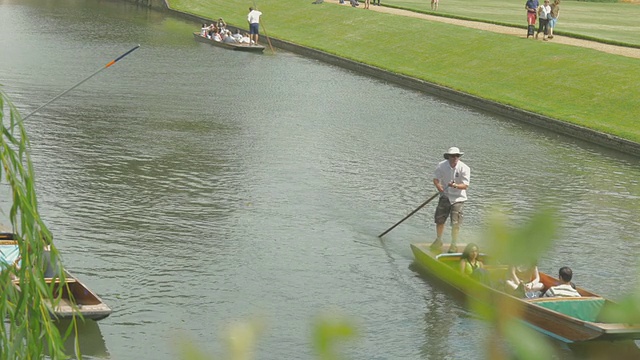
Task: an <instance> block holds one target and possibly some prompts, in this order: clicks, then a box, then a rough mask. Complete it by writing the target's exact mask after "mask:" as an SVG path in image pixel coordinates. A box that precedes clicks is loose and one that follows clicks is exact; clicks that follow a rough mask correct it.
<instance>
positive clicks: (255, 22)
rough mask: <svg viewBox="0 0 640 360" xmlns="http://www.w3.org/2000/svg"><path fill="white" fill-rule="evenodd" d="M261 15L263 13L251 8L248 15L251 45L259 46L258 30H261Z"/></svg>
mask: <svg viewBox="0 0 640 360" xmlns="http://www.w3.org/2000/svg"><path fill="white" fill-rule="evenodd" d="M260 15H262V13H261V12H260V11H258V10H255V9H254V8H252V7H250V8H249V15H247V21H249V37H250V38H251V43H252V44H255V45H258V30H259V28H260Z"/></svg>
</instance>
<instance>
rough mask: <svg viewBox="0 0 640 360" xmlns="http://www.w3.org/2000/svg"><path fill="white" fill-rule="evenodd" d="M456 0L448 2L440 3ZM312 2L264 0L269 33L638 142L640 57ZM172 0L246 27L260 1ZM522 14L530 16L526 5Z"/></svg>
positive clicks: (179, 6) (184, 8)
mask: <svg viewBox="0 0 640 360" xmlns="http://www.w3.org/2000/svg"><path fill="white" fill-rule="evenodd" d="M423 1H426V0H423ZM453 1H455V0H443V2H442V3H441V6H442V8H446V6H445V4H447V6H448V4H449V3H450V2H453ZM468 1H470V2H471V1H475V0H468ZM311 2H312V0H309V1H306V0H305V1H282V0H263V1H259V2H257V6H258V8H259V9H260V10H261V11H262V12H263V13H264V15H263V19H262V28H261V31H262V32H263V35H264V30H266V32H267V34H268V35H269V36H272V37H274V38H278V39H283V40H288V41H291V42H294V43H297V44H301V45H305V46H308V47H312V48H316V49H320V50H323V51H326V52H329V53H333V54H336V55H339V56H342V57H345V58H349V59H353V60H356V61H359V62H362V63H367V64H370V65H373V66H377V67H380V68H383V69H386V70H389V71H391V72H396V73H402V74H406V75H408V76H411V77H415V78H419V79H423V80H426V81H429V82H433V83H436V84H440V85H443V86H446V87H449V88H453V89H456V90H460V91H463V92H466V93H469V94H473V95H476V96H480V97H484V98H487V99H491V100H494V101H497V102H500V103H504V104H508V105H512V106H515V107H518V108H521V109H525V110H529V111H532V112H536V113H540V114H544V115H547V116H551V117H553V118H556V119H559V120H563V121H567V122H571V123H574V124H578V125H582V126H586V127H589V128H592V129H596V130H600V131H603V132H606V133H609V134H613V135H617V136H620V137H623V138H626V139H629V140H632V141H635V142H640V127H639V126H638V125H636V123H637V119H636V118H637V116H638V114H639V111H638V106H637V103H638V99H640V59H631V58H626V57H622V56H616V55H610V54H605V53H602V52H598V51H595V50H590V49H583V48H578V47H573V46H564V45H560V44H554V43H553V42H542V41H533V40H527V39H523V38H520V37H515V36H510V35H502V34H495V33H490V32H484V31H479V30H474V29H468V28H464V27H459V26H454V25H449V24H444V23H439V22H429V21H425V20H420V19H414V18H408V17H403V16H395V15H389V14H382V13H377V12H374V11H365V10H363V9H360V8H352V7H349V6H338V5H334V4H323V5H312V4H311ZM383 3H384V2H383ZM460 3H462V1H460ZM567 3H570V2H567ZM170 4H171V6H172V7H173V8H175V9H177V10H181V11H185V12H190V13H193V14H197V15H200V16H203V17H207V18H218V17H223V18H224V19H225V20H226V21H227V23H229V24H231V25H235V26H238V27H242V28H245V29H246V28H248V25H247V21H246V14H247V13H248V7H249V6H253V3H251V2H246V1H239V0H224V1H223V0H206V1H205V0H170ZM563 5H564V3H563ZM597 5H599V6H605V5H608V6H617V5H619V4H597ZM427 6H428V3H427ZM518 6H520V5H518ZM503 7H504V3H503ZM520 7H522V8H524V3H523V4H522V6H520ZM619 9H622V8H619ZM564 10H566V8H563V11H564ZM568 12H569V11H567V13H568ZM514 14H515V13H514ZM565 15H567V14H565ZM514 16H520V18H521V19H522V18H524V10H523V11H522V12H521V14H520V15H517V14H515V15H514ZM560 16H561V17H560V21H562V20H563V19H562V16H563V15H562V14H561V15H560ZM567 22H568V20H567ZM197 29H199V24H194V30H197ZM262 39H263V41H262V42H263V43H264V37H263V38H262ZM399 39H400V41H399Z"/></svg>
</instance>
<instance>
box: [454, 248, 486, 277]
mask: <svg viewBox="0 0 640 360" xmlns="http://www.w3.org/2000/svg"><path fill="white" fill-rule="evenodd" d="M479 254H480V250H479V249H478V245H476V244H474V243H469V244H468V245H467V246H466V247H465V248H464V251H463V252H462V256H460V271H461V272H462V273H464V274H467V275H469V276H471V275H472V274H473V272H474V271H476V270H478V269H482V267H483V265H482V261H480V260H479V259H478V255H479Z"/></svg>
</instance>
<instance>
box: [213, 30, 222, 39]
mask: <svg viewBox="0 0 640 360" xmlns="http://www.w3.org/2000/svg"><path fill="white" fill-rule="evenodd" d="M211 38H212V39H213V40H215V41H222V36H220V33H219V32H218V31H217V30H216V32H214V33H213V36H212V37H211Z"/></svg>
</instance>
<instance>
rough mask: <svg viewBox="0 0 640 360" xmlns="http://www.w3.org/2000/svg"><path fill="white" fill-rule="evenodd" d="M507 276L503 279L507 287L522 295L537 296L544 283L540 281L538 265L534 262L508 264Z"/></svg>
mask: <svg viewBox="0 0 640 360" xmlns="http://www.w3.org/2000/svg"><path fill="white" fill-rule="evenodd" d="M508 276H509V277H508V278H507V280H506V281H505V283H506V285H507V288H508V289H510V290H511V291H512V292H515V293H517V294H518V295H521V296H523V297H525V296H526V297H537V295H539V294H537V293H541V292H542V289H544V284H543V283H541V282H540V272H538V266H537V265H536V264H535V263H534V264H526V265H518V266H516V265H511V266H509V272H508Z"/></svg>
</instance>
